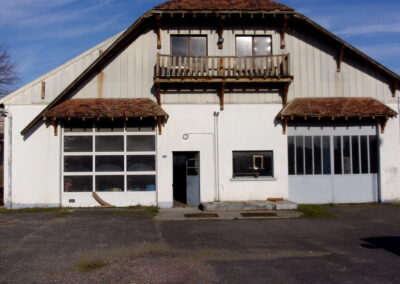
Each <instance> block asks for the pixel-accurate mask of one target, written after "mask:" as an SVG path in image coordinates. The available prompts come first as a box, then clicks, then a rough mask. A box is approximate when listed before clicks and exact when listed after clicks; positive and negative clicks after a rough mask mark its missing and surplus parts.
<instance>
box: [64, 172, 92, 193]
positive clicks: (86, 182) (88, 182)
mask: <svg viewBox="0 0 400 284" xmlns="http://www.w3.org/2000/svg"><path fill="white" fill-rule="evenodd" d="M92 190H93V178H92V176H65V177H64V192H91V191H92Z"/></svg>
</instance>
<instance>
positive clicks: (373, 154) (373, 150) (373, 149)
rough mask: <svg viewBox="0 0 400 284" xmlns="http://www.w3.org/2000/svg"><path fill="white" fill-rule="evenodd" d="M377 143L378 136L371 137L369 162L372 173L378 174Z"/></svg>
mask: <svg viewBox="0 0 400 284" xmlns="http://www.w3.org/2000/svg"><path fill="white" fill-rule="evenodd" d="M377 147H378V145H377V141H376V136H369V161H370V173H371V174H376V173H378V157H377Z"/></svg>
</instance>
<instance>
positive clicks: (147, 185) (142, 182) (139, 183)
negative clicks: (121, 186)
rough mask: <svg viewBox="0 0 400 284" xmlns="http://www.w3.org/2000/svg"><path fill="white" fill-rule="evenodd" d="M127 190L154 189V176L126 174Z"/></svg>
mask: <svg viewBox="0 0 400 284" xmlns="http://www.w3.org/2000/svg"><path fill="white" fill-rule="evenodd" d="M127 188H128V191H155V190H156V176H154V175H149V176H127Z"/></svg>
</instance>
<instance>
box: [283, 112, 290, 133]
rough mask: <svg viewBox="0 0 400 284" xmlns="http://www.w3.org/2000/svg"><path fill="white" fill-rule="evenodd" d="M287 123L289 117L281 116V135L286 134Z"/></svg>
mask: <svg viewBox="0 0 400 284" xmlns="http://www.w3.org/2000/svg"><path fill="white" fill-rule="evenodd" d="M288 124H289V117H287V116H285V117H282V133H283V135H286V131H287V126H288Z"/></svg>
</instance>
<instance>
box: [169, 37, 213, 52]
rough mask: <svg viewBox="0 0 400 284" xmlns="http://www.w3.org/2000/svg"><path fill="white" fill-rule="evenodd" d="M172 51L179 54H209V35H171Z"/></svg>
mask: <svg viewBox="0 0 400 284" xmlns="http://www.w3.org/2000/svg"><path fill="white" fill-rule="evenodd" d="M171 53H172V55H178V56H207V37H206V36H180V35H179V36H171Z"/></svg>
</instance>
